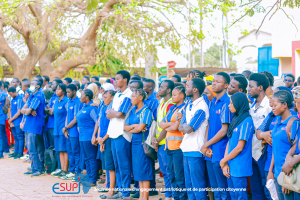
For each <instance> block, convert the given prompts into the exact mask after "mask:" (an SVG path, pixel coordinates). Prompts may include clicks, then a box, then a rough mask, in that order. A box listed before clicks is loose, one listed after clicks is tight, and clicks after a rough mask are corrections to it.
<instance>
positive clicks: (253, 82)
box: [248, 73, 272, 199]
mask: <svg viewBox="0 0 300 200" xmlns="http://www.w3.org/2000/svg"><path fill="white" fill-rule="evenodd" d="M269 85H270V82H269V80H268V78H267V76H266V75H265V74H263V73H253V74H251V75H250V78H249V89H248V94H249V95H250V96H251V97H252V98H254V102H253V104H252V105H251V108H250V115H251V117H252V119H253V123H254V127H255V130H254V131H255V134H254V135H253V139H252V158H253V159H252V169H253V174H252V176H250V188H251V192H252V198H253V199H271V195H270V192H269V190H268V189H267V187H266V174H265V161H266V156H267V154H266V152H263V147H262V141H261V140H259V139H258V138H257V137H256V131H257V130H258V128H259V126H260V125H261V124H262V123H263V121H264V119H265V118H266V117H267V116H268V114H269V113H270V112H271V111H272V108H271V107H270V105H269V98H268V97H267V96H266V90H267V89H268V88H269Z"/></svg>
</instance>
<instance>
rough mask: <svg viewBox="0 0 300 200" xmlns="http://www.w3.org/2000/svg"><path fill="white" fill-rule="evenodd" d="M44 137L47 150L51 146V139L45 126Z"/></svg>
mask: <svg viewBox="0 0 300 200" xmlns="http://www.w3.org/2000/svg"><path fill="white" fill-rule="evenodd" d="M42 134H43V139H44V146H45V150H47V149H48V148H49V147H50V141H49V137H48V128H47V127H45V126H43V133H42Z"/></svg>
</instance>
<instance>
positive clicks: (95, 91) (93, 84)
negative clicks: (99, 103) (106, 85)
mask: <svg viewBox="0 0 300 200" xmlns="http://www.w3.org/2000/svg"><path fill="white" fill-rule="evenodd" d="M86 89H90V90H92V92H93V99H94V98H95V96H96V94H97V93H98V86H97V85H96V84H95V83H91V84H89V85H88V86H87V88H86Z"/></svg>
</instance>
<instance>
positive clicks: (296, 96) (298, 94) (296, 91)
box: [292, 86, 300, 99]
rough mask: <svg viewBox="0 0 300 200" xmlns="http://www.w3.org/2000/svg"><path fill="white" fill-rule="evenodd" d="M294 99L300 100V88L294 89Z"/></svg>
mask: <svg viewBox="0 0 300 200" xmlns="http://www.w3.org/2000/svg"><path fill="white" fill-rule="evenodd" d="M292 93H293V96H294V99H300V86H297V87H294V89H293V90H292Z"/></svg>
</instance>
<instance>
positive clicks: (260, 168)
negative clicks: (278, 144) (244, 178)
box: [250, 154, 272, 200]
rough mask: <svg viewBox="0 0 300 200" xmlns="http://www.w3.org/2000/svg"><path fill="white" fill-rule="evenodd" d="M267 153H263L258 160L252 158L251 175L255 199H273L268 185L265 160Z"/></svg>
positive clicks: (251, 186)
mask: <svg viewBox="0 0 300 200" xmlns="http://www.w3.org/2000/svg"><path fill="white" fill-rule="evenodd" d="M266 156H267V154H263V155H262V156H261V157H260V158H259V160H258V161H256V160H254V159H253V158H252V169H253V175H252V176H250V188H251V192H252V199H253V200H256V199H257V200H261V199H262V200H263V199H269V200H271V199H272V198H271V195H270V192H269V190H268V188H267V187H266V173H265V162H266Z"/></svg>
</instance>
